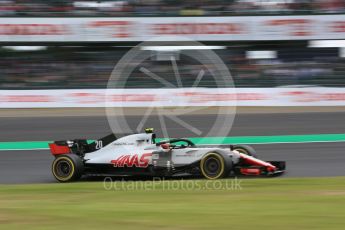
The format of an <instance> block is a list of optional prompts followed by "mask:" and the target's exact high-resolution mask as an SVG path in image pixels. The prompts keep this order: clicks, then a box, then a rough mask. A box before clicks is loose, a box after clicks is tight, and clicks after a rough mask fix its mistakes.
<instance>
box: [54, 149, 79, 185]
mask: <svg viewBox="0 0 345 230" xmlns="http://www.w3.org/2000/svg"><path fill="white" fill-rule="evenodd" d="M83 171H84V164H83V161H82V159H81V158H80V157H79V156H77V155H74V154H68V155H67V154H63V155H60V156H58V157H57V158H55V160H54V161H53V164H52V172H53V175H54V177H55V178H56V179H57V180H58V181H60V182H70V181H76V180H78V179H80V177H81V176H82V175H83Z"/></svg>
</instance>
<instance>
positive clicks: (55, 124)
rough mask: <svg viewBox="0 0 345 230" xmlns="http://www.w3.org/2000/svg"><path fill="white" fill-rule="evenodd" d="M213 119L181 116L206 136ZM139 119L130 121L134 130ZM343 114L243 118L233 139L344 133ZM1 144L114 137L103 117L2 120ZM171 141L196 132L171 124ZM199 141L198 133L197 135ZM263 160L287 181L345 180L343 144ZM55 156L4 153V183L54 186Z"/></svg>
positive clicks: (282, 149)
mask: <svg viewBox="0 0 345 230" xmlns="http://www.w3.org/2000/svg"><path fill="white" fill-rule="evenodd" d="M212 116H213V115H191V116H184V117H180V118H182V119H183V120H184V121H186V122H188V123H190V124H192V125H193V126H194V127H197V128H199V129H200V130H201V131H203V132H206V131H207V130H208V129H209V127H210V126H211V125H212V122H211V121H212V120H213V119H214V117H212ZM140 119H141V117H140V116H130V117H128V119H127V121H128V123H130V124H132V125H133V127H136V125H137V124H138V123H139V121H140ZM344 121H345V113H342V112H338V113H297V114H296V113H294V114H292V113H291V114H289V113H284V114H257V115H256V114H240V115H237V116H236V118H235V121H234V125H233V128H232V130H231V132H230V134H229V135H230V136H264V135H297V134H336V133H345V122H344ZM145 127H154V128H156V131H157V134H158V136H160V135H162V133H161V132H160V131H159V127H160V125H159V120H158V118H157V117H155V116H152V117H150V118H149V119H148V121H147V123H146V125H145ZM0 128H1V129H0V130H1V132H0V140H1V142H6V141H42V140H64V139H74V138H87V139H97V138H99V137H102V136H104V135H107V134H108V133H109V132H111V129H110V128H109V125H108V121H107V119H106V118H105V117H49V118H39V117H38V118H33V117H30V118H0ZM167 129H168V130H169V131H170V132H169V136H174V137H186V136H193V133H191V132H190V131H188V130H186V128H184V127H182V126H181V125H179V124H176V122H174V121H168V120H167ZM194 136H195V134H194ZM253 146H254V147H255V148H256V150H257V152H258V155H259V157H260V158H261V159H265V160H285V161H287V167H288V171H287V173H286V174H285V175H283V176H284V177H315V176H345V167H344V165H345V142H336V143H332V142H328V143H291V144H260V145H253ZM52 160H53V157H52V156H51V155H50V154H49V151H47V150H30V151H0V184H9V183H10V184H12V183H16V184H18V183H50V182H52V183H54V182H55V180H54V178H53V177H52V175H51V172H50V166H51V162H52Z"/></svg>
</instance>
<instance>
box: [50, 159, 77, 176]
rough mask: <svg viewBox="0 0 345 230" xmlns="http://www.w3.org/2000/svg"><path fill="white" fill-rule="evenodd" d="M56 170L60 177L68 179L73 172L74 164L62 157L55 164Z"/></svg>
mask: <svg viewBox="0 0 345 230" xmlns="http://www.w3.org/2000/svg"><path fill="white" fill-rule="evenodd" d="M54 172H55V175H56V177H57V178H58V179H68V178H70V177H71V175H72V174H73V165H72V163H71V162H70V161H68V160H66V159H60V160H58V161H57V162H56V164H55V167H54Z"/></svg>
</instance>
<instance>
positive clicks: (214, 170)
mask: <svg viewBox="0 0 345 230" xmlns="http://www.w3.org/2000/svg"><path fill="white" fill-rule="evenodd" d="M204 170H205V173H206V174H207V175H208V176H210V177H216V176H218V175H219V173H220V171H221V162H220V160H219V159H217V158H215V157H209V158H207V159H206V160H205V163H204Z"/></svg>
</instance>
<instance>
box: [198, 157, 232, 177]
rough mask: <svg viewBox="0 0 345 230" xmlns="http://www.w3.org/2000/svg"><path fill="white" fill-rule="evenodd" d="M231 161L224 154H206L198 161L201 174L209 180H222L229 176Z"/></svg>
mask: <svg viewBox="0 0 345 230" xmlns="http://www.w3.org/2000/svg"><path fill="white" fill-rule="evenodd" d="M231 166H232V161H231V159H230V158H229V157H228V156H227V155H226V154H221V153H217V152H210V153H207V154H206V155H205V156H204V157H203V158H202V159H201V161H200V170H201V174H202V175H203V176H204V177H205V178H207V179H210V180H215V179H219V178H224V177H226V176H227V175H229V172H230V170H231Z"/></svg>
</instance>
